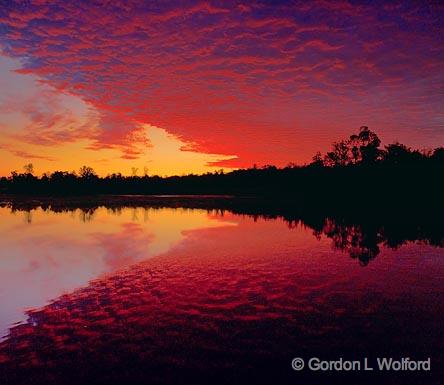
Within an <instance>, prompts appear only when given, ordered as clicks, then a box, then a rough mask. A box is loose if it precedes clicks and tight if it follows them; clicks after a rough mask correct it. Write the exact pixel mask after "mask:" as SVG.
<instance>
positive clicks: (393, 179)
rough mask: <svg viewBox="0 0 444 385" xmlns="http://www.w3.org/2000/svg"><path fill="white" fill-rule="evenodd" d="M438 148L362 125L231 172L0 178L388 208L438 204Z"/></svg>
mask: <svg viewBox="0 0 444 385" xmlns="http://www.w3.org/2000/svg"><path fill="white" fill-rule="evenodd" d="M443 175H444V147H438V148H436V149H434V150H417V149H411V148H409V147H407V146H405V145H403V144H401V143H392V144H389V145H387V146H385V147H383V148H382V147H381V140H380V139H379V137H378V136H377V134H376V133H375V132H373V131H371V130H370V129H369V128H368V127H366V126H363V127H361V128H360V129H359V132H358V133H356V134H353V135H351V136H350V137H349V138H348V139H346V140H341V141H339V142H334V143H333V144H332V148H331V150H330V151H328V152H327V153H326V154H325V155H322V154H321V153H319V152H318V153H317V154H316V155H315V156H314V157H313V160H312V162H311V163H309V164H306V165H303V166H298V165H295V164H289V165H288V166H286V167H282V168H278V167H275V166H272V165H267V166H264V167H260V168H258V167H256V166H254V167H252V168H248V169H239V170H234V171H231V172H226V173H225V172H223V171H217V172H211V173H210V172H209V173H205V174H202V175H195V174H189V175H184V176H169V177H161V176H150V175H148V173H147V172H145V175H143V176H137V175H136V173H135V172H133V175H132V176H123V175H121V174H120V173H113V174H109V175H107V176H105V177H99V176H98V175H97V174H96V172H95V171H94V170H93V169H92V168H91V167H88V166H83V167H81V168H80V170H79V172H77V173H76V172H67V171H55V172H52V173H47V174H43V175H42V176H40V177H38V176H35V175H34V170H33V165H32V164H27V165H26V166H25V168H24V172H22V173H18V172H16V171H13V172H12V173H11V175H10V176H9V177H2V178H1V179H0V191H1V192H2V193H5V194H26V195H49V196H75V195H96V194H191V195H201V194H215V195H235V196H265V197H273V198H275V197H276V196H282V197H283V198H285V199H286V200H300V201H303V202H307V203H310V202H311V203H316V204H321V203H322V202H329V203H330V204H332V203H335V202H336V203H340V202H344V201H345V202H346V203H348V204H353V203H355V204H362V203H363V202H366V203H369V202H375V203H378V202H379V203H381V202H382V203H386V204H389V202H391V201H403V202H404V203H408V201H410V203H411V204H413V203H415V204H417V203H418V202H417V200H418V199H419V200H420V201H421V202H422V203H427V202H426V200H428V201H433V202H435V201H436V200H440V199H442V194H441V187H440V183H442V178H443Z"/></svg>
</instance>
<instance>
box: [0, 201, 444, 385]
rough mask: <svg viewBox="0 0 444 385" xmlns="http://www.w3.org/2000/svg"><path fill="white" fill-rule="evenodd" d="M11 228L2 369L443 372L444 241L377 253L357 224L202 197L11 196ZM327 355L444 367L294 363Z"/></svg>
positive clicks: (124, 378) (0, 315) (299, 376)
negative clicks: (72, 205)
mask: <svg viewBox="0 0 444 385" xmlns="http://www.w3.org/2000/svg"><path fill="white" fill-rule="evenodd" d="M0 231H1V234H2V236H1V239H0V303H1V309H0V331H1V333H2V336H3V341H2V342H1V343H0V376H2V377H0V379H2V380H3V382H2V381H0V383H8V384H9V383H11V384H12V383H27V384H32V383H42V384H43V383H76V384H79V383H82V384H87V383H91V384H102V383H103V384H113V383H116V384H124V383H167V384H176V383H183V384H193V383H194V384H213V383H216V384H217V383H224V384H225V383H227V384H228V383H230V384H237V383H252V384H253V383H319V381H321V380H325V381H328V382H329V383H332V382H338V383H347V382H350V383H353V382H355V381H356V379H357V378H358V380H359V381H358V382H359V383H363V382H368V383H374V382H375V381H379V382H380V383H404V382H405V383H418V381H420V382H421V381H425V382H423V383H436V384H438V383H440V378H441V375H442V366H443V365H444V361H443V353H442V347H443V341H444V339H443V327H442V319H443V315H444V302H443V299H444V295H443V278H444V251H443V249H442V248H439V247H434V246H430V245H427V244H424V243H423V242H422V243H417V242H404V244H403V245H402V246H399V247H397V248H395V249H393V248H389V247H387V246H385V245H384V241H383V240H381V241H380V242H378V244H377V247H378V252H377V256H375V257H374V258H372V259H371V261H370V262H369V263H368V264H363V263H360V260H359V258H356V254H357V253H358V254H359V252H362V250H361V251H359V250H356V249H355V248H354V247H353V242H352V241H353V237H354V236H356V234H355V233H354V232H353V231H352V232H350V234H349V233H347V234H342V235H341V236H342V238H341V240H342V241H344V239H345V240H347V239H348V240H350V239H351V240H352V241H351V243H352V245H351V246H349V247H344V248H342V249H343V250H340V249H338V247H337V245H338V239H337V234H336V233H337V232H336V233H335V234H336V235H334V236H333V235H332V233H331V231H330V230H329V229H325V231H323V232H319V231H318V232H315V231H314V230H313V229H312V228H311V227H308V226H305V225H304V224H303V223H302V222H297V223H292V224H291V225H289V223H288V222H286V221H284V220H282V219H265V218H261V217H251V216H246V215H235V214H233V213H230V212H227V211H226V212H220V211H217V210H210V211H206V210H200V209H172V208H163V209H153V208H143V207H140V208H120V209H113V210H111V209H107V208H105V207H101V208H99V209H97V210H91V211H85V210H83V211H82V210H80V209H77V210H70V211H65V212H58V213H55V212H52V211H50V210H46V211H45V210H43V209H41V208H38V209H33V210H31V211H14V212H12V211H11V209H10V208H7V207H4V208H0ZM335 236H336V238H335ZM385 243H387V242H385ZM334 246H336V247H334ZM370 248H371V247H370ZM364 251H365V252H368V250H364ZM354 257H355V258H354ZM313 356H316V357H321V358H325V359H338V358H339V357H344V358H348V359H359V360H361V359H363V358H365V357H370V358H371V359H374V358H375V357H395V358H400V357H410V358H412V359H425V358H428V357H431V359H432V371H431V372H430V373H413V374H412V373H396V374H387V373H383V374H381V373H372V374H371V375H370V374H368V373H365V374H358V373H354V374H351V373H339V374H329V377H328V378H327V379H326V377H325V376H326V375H325V374H322V373H309V372H308V371H303V372H300V373H298V372H294V371H292V369H291V365H290V363H291V359H292V358H293V357H303V358H309V357H313ZM301 381H302V382H301Z"/></svg>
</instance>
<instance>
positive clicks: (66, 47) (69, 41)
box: [0, 1, 444, 166]
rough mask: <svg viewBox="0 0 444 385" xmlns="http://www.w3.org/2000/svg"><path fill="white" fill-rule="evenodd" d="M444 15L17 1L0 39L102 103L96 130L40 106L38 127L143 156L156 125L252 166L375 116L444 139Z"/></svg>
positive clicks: (410, 135) (3, 19) (321, 5)
mask: <svg viewBox="0 0 444 385" xmlns="http://www.w3.org/2000/svg"><path fill="white" fill-rule="evenodd" d="M442 19H443V10H442V8H440V7H438V6H436V5H434V4H427V3H424V4H418V3H415V4H413V3H412V4H407V3H402V4H401V3H400V4H398V5H397V6H396V7H386V9H385V10H384V12H381V8H380V6H379V5H378V4H376V3H375V4H359V5H355V4H352V3H349V2H334V3H332V2H328V1H314V2H310V3H306V2H300V3H299V2H295V3H292V4H274V5H273V6H271V5H267V4H266V3H253V4H250V3H248V4H240V5H239V6H238V7H232V6H231V5H230V4H228V3H227V4H222V5H221V4H220V3H218V4H216V3H214V2H185V3H170V2H161V3H152V2H149V3H146V2H138V1H126V2H108V3H105V4H102V5H100V6H98V5H96V4H95V3H93V2H56V3H47V2H40V1H39V2H36V1H29V2H28V3H26V4H23V3H22V2H15V1H11V2H8V4H7V5H6V6H5V7H2V9H1V10H0V23H1V24H2V29H1V31H2V32H0V34H1V35H0V43H1V46H2V48H3V51H4V52H5V53H6V54H8V55H11V56H14V57H19V58H22V61H23V67H22V68H21V69H20V70H19V71H20V73H23V74H24V73H32V74H34V75H37V76H39V77H41V78H42V79H45V80H46V81H48V82H49V83H50V84H51V85H52V86H53V87H55V88H56V89H58V90H60V91H63V92H65V93H69V94H72V95H76V96H78V97H80V98H82V99H83V100H84V101H85V102H86V103H87V104H88V105H91V106H92V107H93V108H94V109H96V110H97V111H98V113H99V118H98V124H97V127H96V130H95V131H88V130H87V129H86V128H85V127H83V128H82V129H81V130H77V131H75V132H73V131H72V130H69V129H68V127H69V126H70V123H69V117H67V116H65V114H62V115H63V116H62V115H57V114H55V115H53V116H52V118H51V119H52V120H51V119H50V118H48V117H45V116H38V115H36V116H35V117H34V120H35V122H34V126H33V127H34V129H35V130H37V131H39V132H41V135H39V138H38V139H37V138H36V139H29V137H31V136H32V135H31V136H29V137H28V140H40V141H42V143H43V141H46V143H47V144H48V145H50V143H56V142H58V141H63V140H65V141H69V140H71V139H72V138H74V136H76V135H80V136H81V135H85V136H87V137H89V138H91V140H92V141H93V143H92V144H91V146H90V148H91V149H96V150H100V149H103V148H114V149H116V148H117V149H119V150H120V151H121V153H122V157H123V158H124V159H133V158H137V157H138V156H139V155H140V154H141V153H142V150H141V149H142V148H143V147H146V146H149V145H150V143H149V141H148V140H147V138H146V137H144V135H143V129H141V127H142V126H143V124H151V125H155V126H158V127H162V128H165V129H166V130H168V131H169V132H170V133H173V134H175V135H176V136H177V137H179V138H180V139H181V140H183V141H185V142H190V143H193V145H192V147H193V149H194V150H197V151H201V152H206V153H219V154H236V155H237V158H236V159H235V160H231V161H223V162H231V163H229V164H231V165H235V166H250V165H251V164H253V163H259V164H261V163H277V164H285V163H287V162H289V161H300V162H303V161H306V160H309V159H310V158H311V155H312V154H313V153H314V152H315V151H316V150H317V149H319V148H320V149H325V148H326V146H327V145H328V143H329V142H331V141H332V140H335V139H336V138H337V137H338V136H340V135H342V134H343V133H345V132H350V131H351V130H352V129H355V128H356V127H359V126H360V125H361V124H364V123H366V121H365V120H367V122H369V121H370V123H373V124H374V125H375V127H372V128H374V129H377V130H378V129H379V130H381V129H382V130H383V132H384V133H385V135H386V137H387V138H388V139H390V138H391V137H393V133H394V132H401V131H402V130H404V132H405V138H404V141H407V142H409V141H410V142H415V143H416V144H420V145H427V144H428V143H431V142H432V141H436V140H443V139H444V136H443V135H444V134H443V130H442V129H443V124H442V114H441V112H440V111H441V110H442V94H441V93H440V92H439V88H440V86H441V88H442V75H441V70H440V68H442V65H443V56H442V55H440V52H441V51H442V39H440V37H439V36H440V35H439V31H440V26H442V22H443V20H442ZM425 68H427V70H424V69H425ZM421 111H422V112H421ZM57 119H58V120H57ZM440 122H441V123H440ZM55 126H58V127H59V128H60V129H59V130H54V127H55ZM61 126H63V127H65V128H64V129H62V128H61ZM421 128H426V129H427V130H428V131H427V132H433V133H434V134H433V137H432V136H430V135H428V136H423V133H424V131H421ZM30 130H31V129H30ZM430 130H431V131H430ZM401 139H402V138H401ZM223 162H222V164H228V163H223Z"/></svg>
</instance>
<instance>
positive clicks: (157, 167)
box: [0, 126, 232, 176]
mask: <svg viewBox="0 0 444 385" xmlns="http://www.w3.org/2000/svg"><path fill="white" fill-rule="evenodd" d="M146 130H147V137H148V138H149V139H150V141H151V145H152V146H151V147H148V148H146V149H145V150H144V151H143V154H142V155H140V157H139V158H138V159H123V158H122V157H121V151H120V150H118V149H101V150H89V149H87V147H88V146H89V145H90V141H88V140H85V139H82V140H79V141H76V142H72V143H65V144H61V145H57V146H41V145H34V144H28V143H26V144H24V143H20V142H18V141H17V140H10V142H9V144H10V145H11V146H13V147H14V148H21V149H23V150H24V151H26V152H29V153H32V154H37V155H41V154H42V152H43V151H44V156H45V157H48V158H52V159H54V160H48V159H35V158H34V159H33V158H26V157H25V156H17V155H14V154H11V153H10V152H9V151H8V149H7V147H6V145H5V144H2V147H3V148H0V158H1V159H6V160H7V161H6V162H5V161H2V162H1V163H0V175H2V176H7V175H9V174H10V172H11V171H14V170H16V171H18V172H22V171H23V166H24V165H25V164H27V163H32V164H33V165H34V170H35V174H36V175H40V174H42V173H44V172H52V171H55V170H62V171H77V170H78V169H79V168H80V167H81V166H82V165H88V166H91V167H92V168H94V170H95V171H96V172H97V173H98V174H99V175H101V176H105V175H107V174H111V173H114V172H116V173H117V172H120V173H122V174H123V175H131V174H132V172H133V171H132V169H133V168H136V169H137V175H143V173H144V170H145V167H146V169H147V170H148V174H149V175H161V176H168V175H182V174H188V173H197V174H200V173H205V172H208V171H215V170H220V169H221V167H213V166H209V165H208V163H209V162H212V161H213V162H214V161H218V160H223V159H230V158H232V157H230V156H223V155H214V154H203V153H198V152H192V151H183V150H181V147H182V146H183V145H184V144H185V143H184V142H182V141H180V140H179V139H178V138H176V137H174V136H173V135H170V134H168V133H167V132H166V131H165V130H163V129H162V128H159V127H154V126H146ZM224 170H229V169H227V168H224Z"/></svg>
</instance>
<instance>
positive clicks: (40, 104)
mask: <svg viewBox="0 0 444 385" xmlns="http://www.w3.org/2000/svg"><path fill="white" fill-rule="evenodd" d="M19 67H20V63H19V62H18V61H17V60H14V59H10V58H6V57H4V56H1V55H0V88H1V89H2V94H1V95H0V133H1V136H0V175H1V176H7V175H10V173H11V171H17V172H23V166H24V165H25V164H28V163H32V164H33V165H34V171H35V174H36V175H41V174H42V173H45V172H53V171H55V170H60V171H78V170H79V168H80V167H81V166H83V165H88V166H90V167H92V168H94V170H95V171H96V172H97V173H98V174H99V175H101V176H105V175H107V174H111V173H118V172H120V173H122V174H123V175H131V174H132V173H133V171H132V169H133V168H135V169H138V175H143V173H144V170H145V168H146V169H147V170H148V174H149V175H161V176H166V175H181V174H188V173H198V174H200V173H204V172H208V171H215V170H219V169H221V167H214V166H209V163H211V162H216V161H219V160H225V159H231V158H233V157H234V156H227V155H217V154H204V153H198V152H193V151H183V150H181V148H184V147H187V145H188V143H185V142H183V141H181V140H180V139H179V138H178V137H176V136H174V135H171V134H169V133H168V132H167V131H165V130H164V129H162V128H159V127H154V126H151V125H148V124H146V125H144V126H143V128H144V130H145V136H146V137H147V138H148V139H149V140H150V144H151V145H150V146H146V145H145V144H143V143H137V142H134V143H132V144H134V145H135V146H136V147H137V149H138V150H139V151H140V152H141V153H140V155H139V156H138V157H137V159H124V158H122V151H121V149H120V148H118V146H116V148H103V149H90V146H91V145H92V144H93V143H94V141H93V137H94V135H93V134H88V132H89V133H94V131H95V130H97V129H98V124H99V123H98V122H99V114H98V112H97V111H95V109H94V108H92V106H90V105H88V104H87V103H85V102H84V101H83V100H81V99H80V98H78V97H76V96H73V95H69V94H65V93H62V92H59V91H57V90H55V89H53V88H51V87H50V86H48V85H47V84H45V83H42V82H40V79H39V78H37V77H35V76H33V75H21V74H17V73H16V72H14V70H15V69H17V68H19ZM70 130H72V132H80V133H83V132H85V135H82V137H81V138H79V139H76V137H74V138H73V137H72V136H71V137H66V135H67V132H68V134H69V132H71V131H70ZM45 135H47V136H48V137H49V138H56V139H55V140H54V142H53V143H51V142H49V143H48V141H46V142H44V141H39V139H40V138H44V137H45ZM71 135H72V134H71ZM36 139H37V140H36ZM40 142H42V143H40ZM188 147H189V146H188ZM225 170H229V169H226V168H225Z"/></svg>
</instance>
